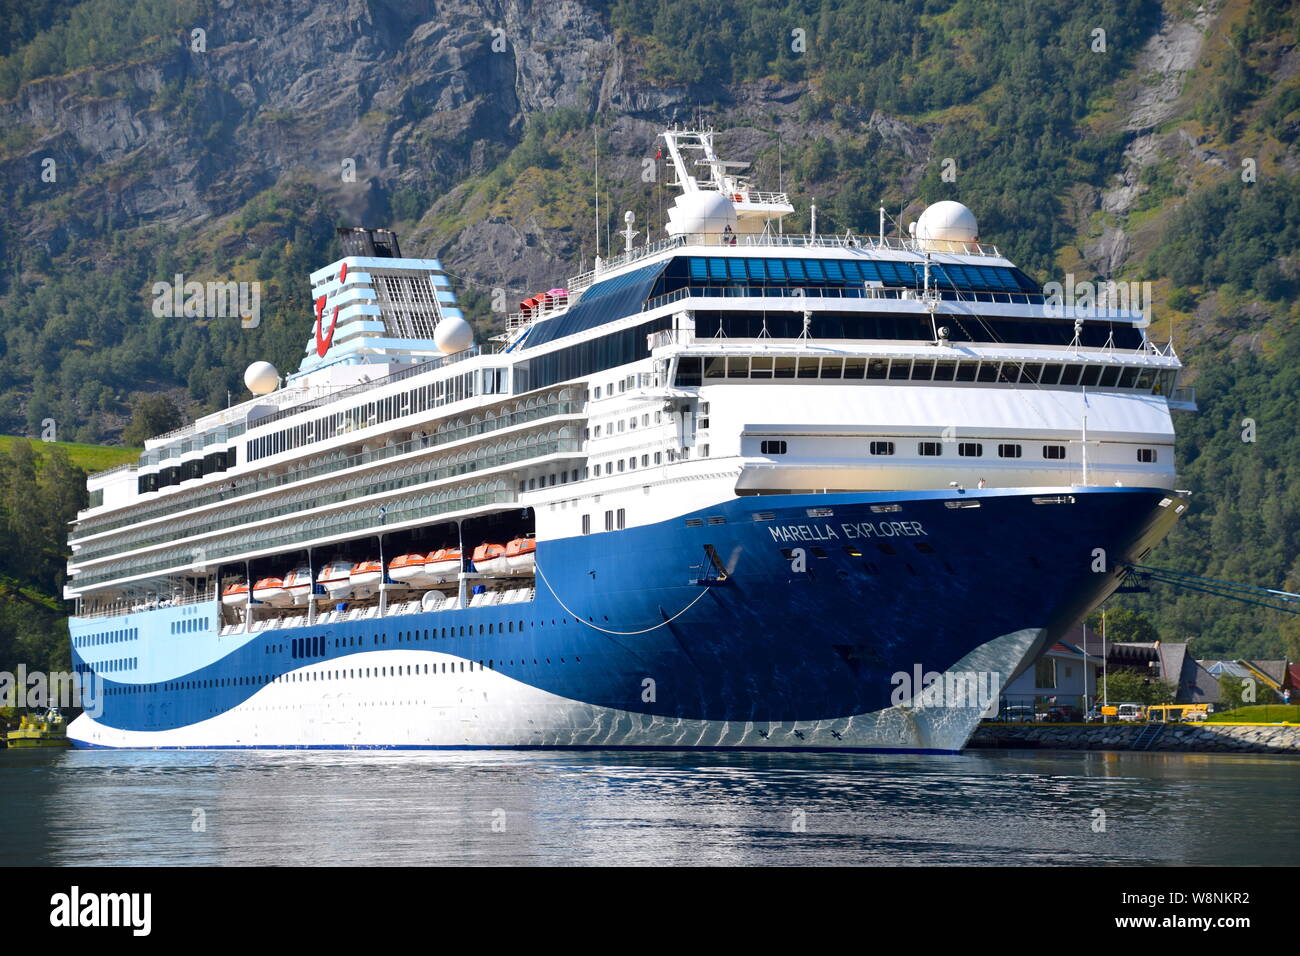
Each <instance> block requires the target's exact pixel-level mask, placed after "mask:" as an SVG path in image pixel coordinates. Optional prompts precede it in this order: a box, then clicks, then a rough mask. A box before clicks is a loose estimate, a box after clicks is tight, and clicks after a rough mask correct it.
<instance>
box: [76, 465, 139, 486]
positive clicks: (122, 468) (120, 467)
mask: <svg viewBox="0 0 1300 956" xmlns="http://www.w3.org/2000/svg"><path fill="white" fill-rule="evenodd" d="M138 467H139V465H138V464H137V463H136V462H134V461H127V462H123V463H122V464H120V465H114V466H113V467H112V468H105V469H104V470H103V471H92V472H91V473H90V474H89V475H87V476H86V479H87V480H88V481H91V480H94V479H96V478H105V477H107V476H108V475H115V474H117V473H118V472H119V471H135V470H136V468H138Z"/></svg>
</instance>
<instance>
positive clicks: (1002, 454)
mask: <svg viewBox="0 0 1300 956" xmlns="http://www.w3.org/2000/svg"><path fill="white" fill-rule="evenodd" d="M998 457H999V458H1019V457H1020V446H1019V445H998Z"/></svg>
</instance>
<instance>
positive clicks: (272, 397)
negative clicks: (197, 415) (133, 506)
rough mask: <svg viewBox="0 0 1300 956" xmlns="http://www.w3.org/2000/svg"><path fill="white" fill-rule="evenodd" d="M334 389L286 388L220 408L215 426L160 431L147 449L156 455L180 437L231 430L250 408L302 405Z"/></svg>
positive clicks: (328, 386)
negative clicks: (227, 428)
mask: <svg viewBox="0 0 1300 956" xmlns="http://www.w3.org/2000/svg"><path fill="white" fill-rule="evenodd" d="M337 390H338V386H336V385H313V386H289V387H287V388H282V389H280V390H278V391H274V392H271V393H269V394H267V395H259V396H257V397H256V398H251V399H249V400H248V401H246V402H241V403H240V404H238V405H232V406H231V407H230V408H226V409H222V410H221V411H220V412H216V413H214V416H213V417H215V418H216V422H215V423H211V422H210V423H209V424H207V425H205V426H204V427H203V428H200V427H199V423H198V422H191V423H190V424H188V425H182V426H180V427H179V428H173V429H172V430H171V431H169V432H163V433H162V434H161V435H154V436H153V437H152V438H150V439H149V441H150V442H151V443H153V444H154V447H153V448H151V449H149V452H154V453H158V452H162V451H164V449H163V448H161V447H160V444H166V443H168V442H171V441H174V440H178V439H183V438H194V437H196V436H200V437H201V436H202V435H204V434H205V433H206V432H209V431H212V430H214V429H218V428H221V427H230V426H232V425H234V424H237V423H240V422H242V420H243V418H244V416H245V415H247V414H248V410H249V408H251V407H252V406H254V405H276V406H280V405H285V404H288V403H289V402H303V401H304V400H310V399H312V398H314V397H320V396H322V395H328V394H329V393H331V392H334V391H337ZM204 444H211V443H210V442H201V443H199V444H198V445H195V446H192V447H190V448H186V449H184V450H183V451H181V450H179V449H176V450H175V451H177V452H178V453H181V454H183V453H184V451H197V450H198V449H200V448H202V447H203V445H204ZM149 452H146V454H148V453H149ZM152 463H153V464H156V463H157V462H156V461H155V462H152ZM144 464H151V462H148V461H145V462H144Z"/></svg>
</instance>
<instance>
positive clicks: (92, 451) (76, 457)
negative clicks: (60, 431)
mask: <svg viewBox="0 0 1300 956" xmlns="http://www.w3.org/2000/svg"><path fill="white" fill-rule="evenodd" d="M16 441H31V439H25V438H18V437H15V436H13V435H0V452H5V453H8V451H9V449H10V447H11V446H12V445H13V443H14V442H16ZM31 445H32V448H33V449H35V451H36V455H37V457H38V458H39V457H40V455H41V449H42V448H44V447H45V446H46V445H51V446H53V447H55V448H62V449H63V450H64V451H66V452H67V453H68V457H69V458H70V459H72V463H73V464H74V465H76V466H77V467H78V468H83V469H85V470H86V471H88V472H95V471H103V470H104V469H105V468H114V467H116V466H118V465H122V464H126V463H127V462H131V461H135V460H136V459H137V458H139V457H140V449H139V448H120V447H114V446H109V445H82V444H78V443H76V442H63V441H58V442H41V441H31Z"/></svg>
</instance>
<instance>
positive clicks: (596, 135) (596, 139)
mask: <svg viewBox="0 0 1300 956" xmlns="http://www.w3.org/2000/svg"><path fill="white" fill-rule="evenodd" d="M591 138H592V142H593V144H594V150H593V154H594V155H595V158H596V259H597V261H599V260H600V130H599V129H598V128H597V127H595V126H593V127H592V128H591Z"/></svg>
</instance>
